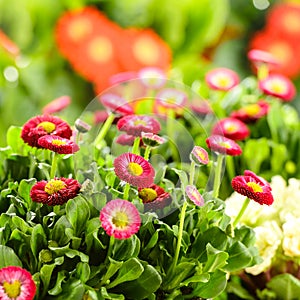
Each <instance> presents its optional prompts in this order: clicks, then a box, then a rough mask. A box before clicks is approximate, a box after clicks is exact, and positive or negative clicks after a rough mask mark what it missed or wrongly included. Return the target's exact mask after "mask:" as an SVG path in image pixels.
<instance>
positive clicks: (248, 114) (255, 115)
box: [230, 100, 270, 123]
mask: <svg viewBox="0 0 300 300" xmlns="http://www.w3.org/2000/svg"><path fill="white" fill-rule="evenodd" d="M269 108H270V105H269V103H268V102H266V101H264V100H260V101H258V102H257V103H253V104H249V105H246V106H244V107H242V108H240V109H239V110H236V111H233V112H232V113H231V114H230V117H232V118H236V119H239V120H241V121H242V122H244V123H251V122H256V121H257V120H259V119H260V118H262V117H264V116H265V115H267V114H268V112H269Z"/></svg>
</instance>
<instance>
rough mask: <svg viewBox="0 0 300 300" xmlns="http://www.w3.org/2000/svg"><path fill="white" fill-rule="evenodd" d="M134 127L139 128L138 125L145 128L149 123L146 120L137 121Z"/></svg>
mask: <svg viewBox="0 0 300 300" xmlns="http://www.w3.org/2000/svg"><path fill="white" fill-rule="evenodd" d="M133 124H134V126H138V125H143V126H146V125H147V123H146V122H145V121H144V120H135V121H134V122H133Z"/></svg>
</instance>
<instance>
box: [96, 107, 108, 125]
mask: <svg viewBox="0 0 300 300" xmlns="http://www.w3.org/2000/svg"><path fill="white" fill-rule="evenodd" d="M107 118H108V112H107V111H106V110H97V111H95V113H94V123H95V124H102V123H104V122H105V121H106V119H107Z"/></svg>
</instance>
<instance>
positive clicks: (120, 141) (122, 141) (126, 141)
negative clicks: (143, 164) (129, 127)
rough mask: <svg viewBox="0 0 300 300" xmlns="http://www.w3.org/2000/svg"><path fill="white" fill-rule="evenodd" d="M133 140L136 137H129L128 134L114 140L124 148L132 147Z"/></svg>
mask: <svg viewBox="0 0 300 300" xmlns="http://www.w3.org/2000/svg"><path fill="white" fill-rule="evenodd" d="M135 138H136V136H134V135H129V134H126V133H124V134H121V135H119V136H118V137H117V138H116V140H115V142H116V143H118V144H120V145H124V146H132V145H133V143H134V140H135Z"/></svg>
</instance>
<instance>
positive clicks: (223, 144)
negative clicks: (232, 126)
mask: <svg viewBox="0 0 300 300" xmlns="http://www.w3.org/2000/svg"><path fill="white" fill-rule="evenodd" d="M219 145H220V146H221V147H224V148H226V149H230V148H231V145H230V144H229V143H228V142H219Z"/></svg>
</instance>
